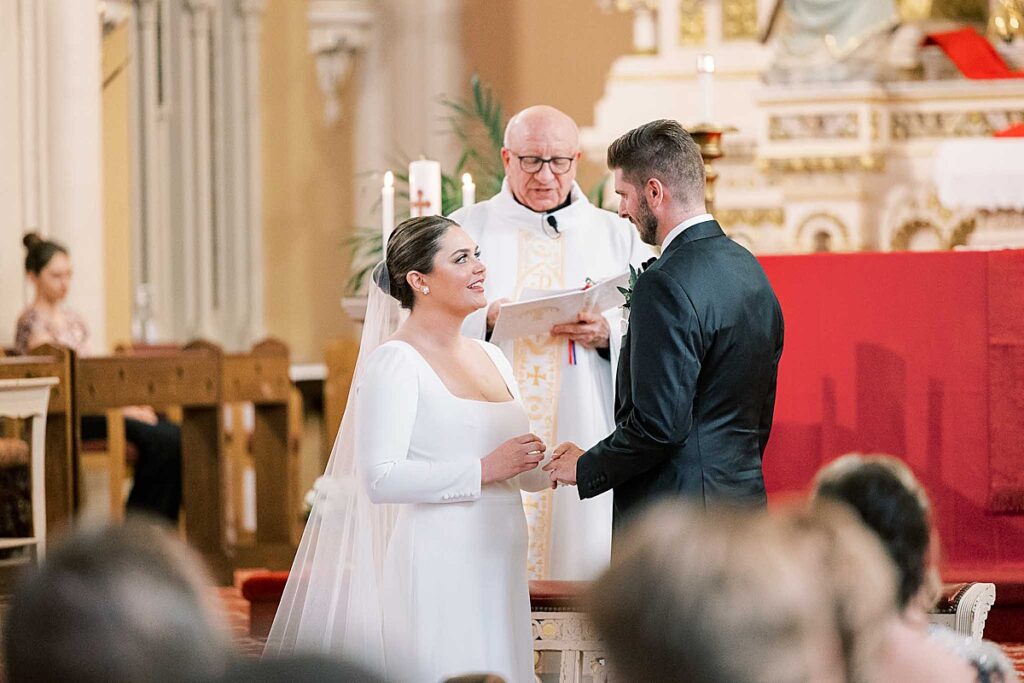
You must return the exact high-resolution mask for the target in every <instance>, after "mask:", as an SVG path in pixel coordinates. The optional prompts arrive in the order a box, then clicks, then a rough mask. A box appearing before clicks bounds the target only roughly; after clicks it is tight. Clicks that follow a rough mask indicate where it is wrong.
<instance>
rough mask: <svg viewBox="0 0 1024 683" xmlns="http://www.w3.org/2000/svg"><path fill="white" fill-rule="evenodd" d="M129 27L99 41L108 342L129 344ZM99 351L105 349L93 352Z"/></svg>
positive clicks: (124, 26) (122, 26)
mask: <svg viewBox="0 0 1024 683" xmlns="http://www.w3.org/2000/svg"><path fill="white" fill-rule="evenodd" d="M128 35H129V31H128V23H127V22H125V23H121V24H120V25H118V26H117V28H115V29H114V30H112V31H111V32H110V33H108V34H107V35H106V36H104V37H103V46H102V60H103V99H102V114H101V116H102V134H103V142H102V145H103V147H102V155H103V229H104V249H105V253H104V262H105V263H106V269H105V271H104V278H105V289H106V297H107V305H106V316H107V340H108V342H109V343H110V345H111V346H113V345H116V344H117V343H118V342H122V341H125V342H127V341H130V340H131V338H132V337H131V315H132V265H131V264H132V250H131V234H132V194H131V187H132V182H131V169H132V167H131V164H132V161H131V159H132V149H131V139H130V130H131V129H130V122H129V107H130V106H131V105H130V102H131V99H130V96H129V93H130V90H129V88H130V87H131V74H130V69H131V61H130V55H129V47H128ZM95 351H97V352H100V351H103V349H95Z"/></svg>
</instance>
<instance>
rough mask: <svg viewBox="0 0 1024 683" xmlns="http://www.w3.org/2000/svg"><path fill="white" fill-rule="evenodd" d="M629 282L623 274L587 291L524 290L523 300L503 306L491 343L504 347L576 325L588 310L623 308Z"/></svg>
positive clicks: (627, 275) (601, 310)
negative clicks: (527, 338)
mask: <svg viewBox="0 0 1024 683" xmlns="http://www.w3.org/2000/svg"><path fill="white" fill-rule="evenodd" d="M628 282H629V273H622V274H621V275H617V276H615V277H610V278H607V279H605V280H602V281H601V282H599V283H598V284H596V285H594V286H593V287H591V288H590V289H586V290H580V289H577V290H568V291H561V292H556V293H554V294H552V293H551V291H547V292H544V290H524V291H523V300H522V301H519V302H518V303H513V304H504V305H502V307H501V311H500V312H499V313H498V321H497V322H496V323H495V325H494V332H493V333H492V334H491V341H492V342H494V343H495V344H500V343H501V342H504V341H508V340H510V339H518V338H519V337H529V336H533V335H538V334H548V333H549V332H550V331H551V328H552V327H554V326H555V325H565V324H568V323H574V322H576V321H577V320H578V319H579V314H580V311H582V310H584V309H589V310H594V311H600V312H603V311H607V310H608V309H610V308H615V307H616V306H621V305H622V304H623V303H625V298H624V297H623V296H622V292H620V291H619V290H618V288H619V287H625V286H626V284H627V283H628ZM528 293H529V294H531V295H533V294H535V293H546V296H541V297H536V298H531V299H526V296H527V294H528Z"/></svg>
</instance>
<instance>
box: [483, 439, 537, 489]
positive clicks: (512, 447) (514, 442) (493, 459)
mask: <svg viewBox="0 0 1024 683" xmlns="http://www.w3.org/2000/svg"><path fill="white" fill-rule="evenodd" d="M546 450H547V446H545V445H544V442H543V441H541V440H540V437H539V436H536V435H535V434H523V435H522V436H517V437H515V438H513V439H509V440H508V441H506V442H505V443H503V444H501V445H500V446H498V447H497V448H495V449H494V450H493V451H492V452H491V453H489V454H488V455H486V456H485V457H484V458H483V459H482V460H481V461H480V483H481V484H491V483H494V482H496V481H505V480H506V479H511V478H512V477H514V476H516V475H517V474H522V473H523V472H528V471H530V470H532V469H534V468H535V467H537V465H539V464H540V462H541V460H543V459H544V451H546Z"/></svg>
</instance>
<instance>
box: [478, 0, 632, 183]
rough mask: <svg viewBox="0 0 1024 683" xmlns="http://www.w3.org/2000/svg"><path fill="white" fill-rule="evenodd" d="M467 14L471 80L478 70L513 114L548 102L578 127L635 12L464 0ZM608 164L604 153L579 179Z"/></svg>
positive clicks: (530, 0)
mask: <svg viewBox="0 0 1024 683" xmlns="http://www.w3.org/2000/svg"><path fill="white" fill-rule="evenodd" d="M463 16H464V24H463V40H464V46H465V52H466V54H465V60H466V68H467V79H468V77H469V74H472V73H473V72H474V71H475V72H477V73H479V74H480V77H481V79H482V80H483V81H484V82H486V83H488V84H490V85H491V86H492V87H493V88H494V90H495V93H496V95H497V96H498V98H499V99H500V101H501V102H502V103H503V104H504V106H505V108H506V109H507V113H508V114H512V113H514V112H515V111H517V110H519V109H522V108H523V107H527V106H530V105H532V104H550V105H553V106H555V107H558V108H559V109H561V110H562V111H564V112H565V113H567V114H568V115H570V116H572V117H573V118H574V119H576V123H577V124H579V126H580V127H581V128H582V127H584V126H589V125H592V124H593V118H594V105H595V104H596V103H597V101H598V99H600V97H601V95H602V94H603V91H604V83H605V76H606V75H607V73H608V69H609V68H610V67H611V64H612V62H613V61H614V60H615V58H616V57H619V56H620V55H623V54H627V53H629V52H630V50H631V48H632V31H633V28H632V15H630V14H619V13H607V14H606V13H604V12H601V11H600V10H599V9H598V6H597V2H596V0H557V2H552V1H551V0H511V1H507V2H505V1H503V2H495V0H466V3H465V6H464V9H463ZM623 132H626V131H623ZM604 170H605V164H604V159H587V160H586V163H584V164H583V165H582V167H581V168H580V172H579V181H580V185H581V186H582V187H583V188H584V189H589V188H590V187H591V186H592V185H593V184H594V183H595V182H597V181H598V180H599V179H600V178H601V176H602V174H603V173H604Z"/></svg>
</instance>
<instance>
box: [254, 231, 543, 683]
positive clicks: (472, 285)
mask: <svg viewBox="0 0 1024 683" xmlns="http://www.w3.org/2000/svg"><path fill="white" fill-rule="evenodd" d="M382 265H383V266H384V267H382V266H381V265H379V266H378V267H377V269H376V270H375V272H374V280H375V281H376V283H377V285H378V288H379V289H377V288H372V287H371V289H373V290H374V291H373V293H372V294H371V295H370V301H369V303H368V305H367V318H366V323H365V324H364V328H363V338H362V342H361V347H360V356H359V361H358V362H357V364H356V376H355V379H354V381H353V389H352V393H351V395H350V398H349V403H348V409H347V410H346V413H345V417H344V418H343V420H342V424H341V428H340V430H339V432H338V438H337V440H336V441H335V445H334V451H333V453H332V454H331V459H330V461H329V462H328V465H327V470H326V472H325V473H324V476H322V477H321V478H320V479H319V480H317V484H316V486H315V490H316V502H315V503H314V505H313V510H312V513H311V515H310V518H309V521H308V522H307V524H306V529H305V531H304V533H303V537H302V541H301V543H300V544H299V549H298V552H297V554H296V557H295V562H294V564H293V566H292V570H291V573H290V575H289V578H288V584H287V586H286V587H285V591H284V595H283V596H282V601H281V606H280V607H279V609H278V612H277V615H276V617H275V619H274V624H273V627H272V628H271V631H270V636H269V638H268V641H267V646H266V650H265V651H264V654H265V656H272V655H279V654H285V653H289V652H292V651H295V650H304V651H309V650H313V651H319V652H326V653H330V654H336V655H342V656H346V657H349V658H354V659H357V660H359V661H361V662H363V663H364V664H367V665H369V666H370V667H372V668H374V669H376V670H378V671H379V672H381V673H383V674H385V675H387V676H388V677H390V678H392V679H397V680H410V681H437V680H440V679H442V678H444V677H448V676H454V675H458V674H462V673H467V672H484V671H486V672H493V673H497V674H500V675H502V676H504V677H505V678H506V680H508V681H509V682H510V683H525V682H528V681H533V680H534V677H533V656H532V637H531V630H530V599H529V592H528V587H527V578H526V548H527V533H526V519H525V516H524V513H523V508H522V503H521V500H520V495H519V492H520V490H521V489H522V490H529V491H537V490H541V489H544V488H546V487H547V486H549V485H550V480H549V478H548V477H547V475H546V473H545V472H543V471H541V470H540V468H539V467H538V465H539V464H540V463H541V461H542V458H543V456H544V452H545V450H546V446H545V445H544V443H542V442H541V440H540V439H539V438H538V437H536V436H534V435H533V434H530V433H529V430H530V423H529V419H528V418H527V415H526V412H525V410H524V408H523V406H522V404H521V403H520V401H519V392H518V388H517V387H516V383H515V379H514V377H513V374H512V368H511V367H510V366H509V364H508V362H507V361H506V360H505V358H504V356H503V355H502V353H501V351H500V350H498V349H497V347H494V346H492V345H490V344H488V343H486V342H482V341H479V340H475V339H469V338H467V337H462V336H461V335H460V329H461V327H462V322H463V320H464V319H465V317H466V316H467V315H469V314H470V313H472V312H473V311H475V310H477V309H479V308H482V307H484V306H485V305H486V304H487V300H486V297H485V296H484V278H485V273H486V268H485V267H484V265H483V263H481V261H480V254H479V251H478V249H477V247H476V245H475V244H474V243H473V241H472V240H471V239H470V238H469V236H468V235H467V234H466V233H465V232H464V231H463V230H462V228H461V227H459V226H458V225H457V224H456V223H454V222H453V221H451V220H448V219H447V218H443V217H440V216H428V217H423V218H412V219H409V220H407V221H404V222H403V223H402V224H401V225H399V226H398V228H397V229H396V230H395V231H394V232H393V233H392V235H391V237H390V239H389V240H388V243H387V257H386V261H385V264H382ZM383 292H389V293H390V295H391V297H393V298H394V299H397V302H398V304H400V305H401V306H402V308H405V309H408V310H409V315H408V318H407V319H406V320H405V322H404V323H402V324H401V326H398V329H397V331H394V328H395V327H396V326H397V322H398V318H399V316H398V310H397V308H398V307H397V306H396V305H395V302H394V301H392V300H390V299H388V297H387V296H385V295H384V293H383Z"/></svg>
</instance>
